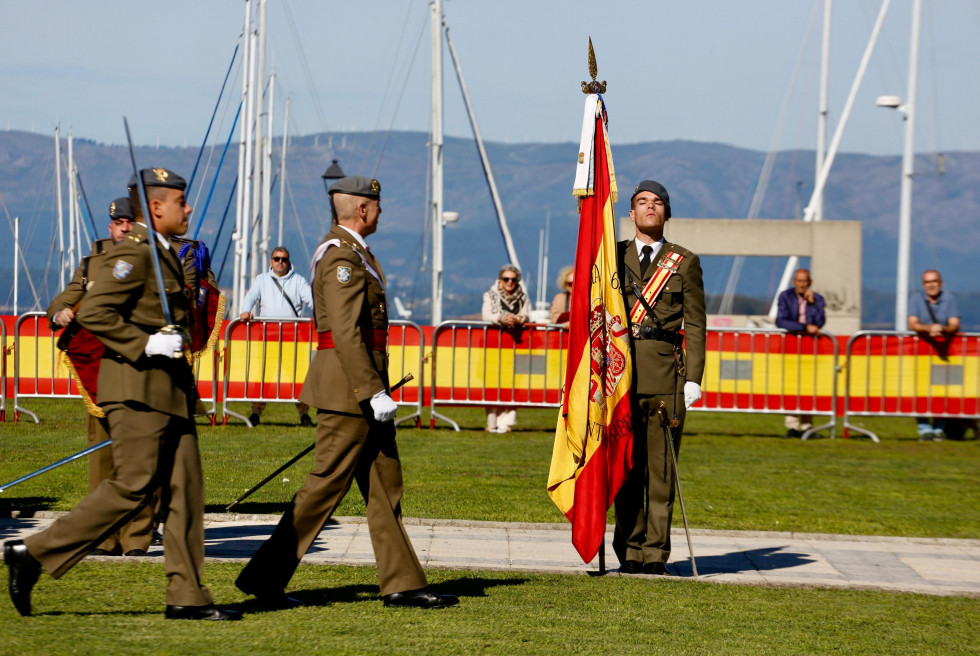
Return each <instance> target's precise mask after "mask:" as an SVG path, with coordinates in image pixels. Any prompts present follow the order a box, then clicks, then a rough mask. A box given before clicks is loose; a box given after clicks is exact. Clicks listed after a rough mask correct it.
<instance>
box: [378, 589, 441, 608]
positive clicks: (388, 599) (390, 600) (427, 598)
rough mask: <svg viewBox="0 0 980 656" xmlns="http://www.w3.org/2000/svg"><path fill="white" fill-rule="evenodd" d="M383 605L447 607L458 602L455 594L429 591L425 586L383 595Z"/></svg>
mask: <svg viewBox="0 0 980 656" xmlns="http://www.w3.org/2000/svg"><path fill="white" fill-rule="evenodd" d="M383 599H384V603H385V606H408V607H411V608H447V607H449V606H455V605H456V604H458V603H459V597H457V596H456V595H443V594H436V593H435V592H430V591H429V590H428V589H426V588H421V589H419V590H407V591H405V592H392V593H391V594H388V595H385V596H384V597H383Z"/></svg>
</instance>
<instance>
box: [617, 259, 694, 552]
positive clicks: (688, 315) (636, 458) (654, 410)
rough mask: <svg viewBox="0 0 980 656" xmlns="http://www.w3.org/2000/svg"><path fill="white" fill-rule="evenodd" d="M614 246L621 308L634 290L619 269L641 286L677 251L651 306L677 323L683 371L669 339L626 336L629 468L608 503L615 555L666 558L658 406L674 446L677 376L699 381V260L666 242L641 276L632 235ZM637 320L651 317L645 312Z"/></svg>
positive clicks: (669, 323)
mask: <svg viewBox="0 0 980 656" xmlns="http://www.w3.org/2000/svg"><path fill="white" fill-rule="evenodd" d="M617 250H618V253H617V254H618V268H619V276H620V280H622V281H623V283H624V284H623V286H622V288H623V297H624V300H625V303H626V311H627V313H629V312H630V310H631V309H632V307H633V304H634V303H635V302H636V297H635V296H634V295H633V291H632V289H630V286H629V278H628V277H627V273H626V270H627V269H628V270H629V271H630V272H631V274H632V276H633V278H634V279H635V280H636V283H637V285H638V286H639V288H640V289H641V290H642V289H643V288H644V287H645V285H646V283H647V282H648V281H649V280H650V278H652V277H653V275H654V273H655V272H656V271H657V265H658V264H659V263H660V262H662V261H663V259H664V258H665V257H666V256H667V254H668V253H670V252H671V251H674V252H676V253H678V254H680V255H683V256H684V259H683V260H682V261H681V264H680V266H679V267H678V270H677V271H676V272H675V273H674V274H673V275H672V276H671V277H670V279H669V280H668V281H667V284H666V285H665V287H664V289H663V291H662V292H661V294H660V296H659V297H658V298H657V299H656V300H657V303H656V305H654V308H653V309H654V315H655V316H656V317H657V319H659V321H660V324H661V326H662V328H663V329H664V330H667V331H679V330H680V329H681V327H682V326H683V329H684V347H685V353H683V354H682V360H681V362H682V367H681V370H682V371H681V373H678V371H677V364H676V361H675V357H674V348H673V345H671V344H669V343H667V342H665V341H661V340H657V339H634V340H633V349H632V353H633V405H634V410H633V417H634V427H633V469H632V471H631V472H630V474H629V476H628V478H627V480H626V482H625V483H624V484H623V487H622V489H621V490H620V492H619V494H618V495H617V497H616V502H615V513H616V531H615V534H614V537H613V549H614V550H615V552H616V555H617V556H618V557H619V560H620V562H624V561H626V560H632V561H637V562H640V563H655V562H661V563H666V562H667V560H668V559H669V557H670V524H671V519H672V513H673V507H674V472H673V468H672V466H671V464H670V452H669V450H668V449H667V442H666V435H665V432H664V429H663V427H662V425H661V422H660V417H659V415H658V409H659V407H660V402H661V401H663V402H664V403H666V404H667V411H668V416H673V415H674V414H675V413H676V416H677V419H678V420H679V422H680V423H679V425H678V426H677V427H675V428H673V429H671V432H672V434H673V438H674V448H675V450H677V451H678V452H679V450H680V444H681V434H682V432H683V429H684V418H685V409H684V383H685V382H686V381H693V382H695V383H698V384H700V383H701V376H702V374H703V373H704V357H705V355H704V354H705V324H706V318H705V305H704V284H703V282H702V279H701V261H700V260H699V259H698V256H697V255H695V254H694V253H692V252H691V251H689V250H687V249H686V248H684V247H682V246H678V245H677V244H671V243H670V242H666V243H664V244H662V245H661V247H660V250H659V252H658V253H657V256H656V260H654V262H653V263H652V264H651V265H650V266H649V268H648V270H647V272H646V276H642V275H641V273H640V260H639V256H638V255H637V252H636V246H635V242H634V241H633V240H629V241H623V242H620V243H619V244H618V245H617ZM642 325H644V326H655V325H656V324H655V322H654V321H653V320H652V318H650V317H646V318H644V320H643V323H642ZM644 497H646V498H644ZM644 501H645V502H646V503H645V504H644Z"/></svg>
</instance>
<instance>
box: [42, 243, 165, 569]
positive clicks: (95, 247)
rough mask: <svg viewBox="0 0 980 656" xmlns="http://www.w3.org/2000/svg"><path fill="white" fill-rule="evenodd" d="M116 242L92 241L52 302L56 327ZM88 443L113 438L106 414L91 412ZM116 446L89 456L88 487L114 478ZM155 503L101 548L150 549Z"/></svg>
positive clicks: (112, 550)
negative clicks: (61, 316) (58, 316)
mask: <svg viewBox="0 0 980 656" xmlns="http://www.w3.org/2000/svg"><path fill="white" fill-rule="evenodd" d="M112 246H113V242H112V240H111V239H99V240H97V241H95V242H92V252H91V253H89V255H88V256H86V257H84V258H82V261H81V263H79V265H78V268H77V269H75V275H74V276H72V279H71V282H69V283H68V286H67V287H65V289H64V291H62V292H61V293H60V294H58V295H57V296H55V297H54V300H52V301H51V304H50V305H49V306H48V310H47V314H48V321H49V322H50V323H51V329H52V330H59V329H60V328H61V326H58V325H57V324H56V323H55V322H54V317H55V315H56V314H58V313H59V312H61V311H62V310H64V309H66V308H67V309H71V310H72V311H73V312H75V311H77V308H78V304H79V303H81V301H82V298H83V297H84V296H85V292H86V291H87V289H88V288H89V286H90V285H91V284H92V279H93V277H94V276H95V274H96V273H97V272H98V270H99V267H100V266H101V265H102V263H103V259H104V256H105V252H106V251H107V250H109V248H111V247H112ZM87 428H88V430H87V431H86V432H87V436H88V445H89V446H95V445H96V444H101V443H102V442H105V441H106V440H108V439H109V423H108V422H107V421H106V420H105V418H104V417H95V416H93V415H91V414H89V415H88V426H87ZM114 466H115V465H114V464H113V460H112V449H111V448H108V447H103V448H101V449H99V450H98V451H95V452H93V453H90V454H89V456H88V491H89V492H91V491H92V490H94V489H95V488H96V487H97V486H98V484H99V483H100V482H102V480H103V479H106V478H110V477H111V476H112V472H113V469H114ZM153 505H154V504H152V503H151V504H149V505H147V506H146V507H145V508H143V509H142V510H140V512H139V513H138V514H137V515H136V516H135V517H133V519H132V521H130V522H129V523H127V524H125V525H123V527H122V528H120V529H119V531H118V532H117V533H114V534H112V535H110V536H109V537H107V538H106V539H105V540H104V541H103V542H102V543H101V544H99V545H98V547H97V548H99V549H103V550H105V551H108V552H109V553H112V554H119V553H126V552H127V551H132V550H134V549H141V550H143V551H149V549H150V541H151V540H152V539H153Z"/></svg>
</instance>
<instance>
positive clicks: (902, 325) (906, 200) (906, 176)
mask: <svg viewBox="0 0 980 656" xmlns="http://www.w3.org/2000/svg"><path fill="white" fill-rule="evenodd" d="M921 20H922V0H912V35H911V37H910V38H911V42H910V46H909V84H908V93H907V95H906V97H905V106H904V108H903V109H904V113H905V147H904V149H903V150H902V199H901V203H900V206H899V212H898V272H897V274H896V281H895V330H908V303H909V252H910V250H911V243H912V176H913V175H914V174H915V94H916V86H917V84H918V75H919V32H920V29H919V25H920V23H921Z"/></svg>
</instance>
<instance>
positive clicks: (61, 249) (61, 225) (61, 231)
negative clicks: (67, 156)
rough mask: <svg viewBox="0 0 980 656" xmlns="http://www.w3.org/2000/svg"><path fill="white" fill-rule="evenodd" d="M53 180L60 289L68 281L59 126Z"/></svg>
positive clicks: (56, 131)
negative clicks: (56, 203) (56, 207)
mask: <svg viewBox="0 0 980 656" xmlns="http://www.w3.org/2000/svg"><path fill="white" fill-rule="evenodd" d="M54 180H55V190H56V191H55V195H56V197H57V199H58V257H59V259H60V261H59V264H60V266H61V271H60V274H59V275H60V276H61V289H64V288H65V286H66V285H67V283H68V281H67V279H66V277H65V213H64V208H63V207H62V204H61V126H60V125H58V126H55V128H54Z"/></svg>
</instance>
